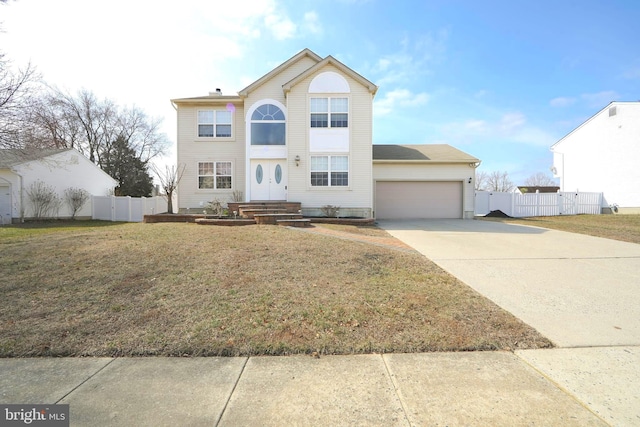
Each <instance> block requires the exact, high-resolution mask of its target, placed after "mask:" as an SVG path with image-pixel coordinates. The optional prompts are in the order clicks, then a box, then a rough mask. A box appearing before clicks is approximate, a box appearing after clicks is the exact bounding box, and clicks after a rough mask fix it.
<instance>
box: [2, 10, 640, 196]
mask: <svg viewBox="0 0 640 427" xmlns="http://www.w3.org/2000/svg"><path fill="white" fill-rule="evenodd" d="M0 21H2V22H3V28H4V33H0V49H1V50H2V51H4V52H5V53H6V54H7V55H8V56H9V58H10V59H12V60H13V62H14V65H15V66H24V64H26V62H28V61H31V62H32V64H33V65H35V66H36V67H37V68H38V70H39V71H40V73H41V74H42V76H43V78H44V79H45V80H46V81H47V82H48V83H49V84H52V85H56V86H58V87H60V88H63V89H66V90H69V91H76V90H78V89H80V88H86V89H89V90H92V91H93V92H94V93H96V94H97V95H98V96H100V97H108V98H110V99H113V100H114V101H116V102H118V103H120V104H122V105H136V106H138V107H141V108H142V109H144V110H145V111H146V112H147V113H148V114H150V115H152V116H159V117H163V118H164V130H165V132H166V133H167V135H168V137H169V139H170V140H171V141H172V142H173V143H174V145H175V112H174V110H173V108H172V107H171V105H170V103H169V99H170V98H179V97H190V96H201V95H205V94H207V93H208V92H209V91H213V90H215V88H218V87H219V88H222V90H223V93H225V94H235V93H236V92H237V91H239V90H240V89H242V88H244V87H245V86H246V85H248V84H249V83H251V82H252V81H254V80H256V79H258V78H259V77H261V76H262V75H263V74H265V73H267V72H268V71H269V70H271V69H272V68H273V67H275V66H277V65H278V64H280V63H281V62H283V61H285V60H287V59H288V58H290V57H291V56H293V55H295V54H296V53H297V52H299V51H300V50H302V49H304V48H305V47H308V48H310V49H311V50H313V51H314V52H316V53H317V54H319V55H320V56H322V57H324V56H327V55H333V56H334V57H336V58H337V59H339V60H340V61H342V62H343V63H345V64H346V65H347V66H349V67H351V68H353V69H354V70H356V71H357V72H359V73H360V74H362V75H363V76H365V77H366V78H368V79H369V80H371V81H373V82H374V83H376V84H377V85H379V86H380V89H379V91H378V93H377V95H376V99H375V104H374V114H375V119H374V143H376V144H428V143H447V144H451V145H453V146H455V147H457V148H459V149H461V150H463V151H466V152H468V153H469V154H472V155H474V156H476V157H478V158H480V159H482V165H481V166H480V169H479V170H484V171H487V172H491V171H494V170H499V171H507V172H508V173H509V175H510V176H511V178H512V180H513V181H514V182H515V183H516V184H521V183H523V181H524V180H525V179H526V178H527V177H528V176H530V175H533V174H535V173H537V172H548V171H549V167H550V166H551V163H552V156H551V153H550V151H549V147H550V146H551V145H552V144H553V143H554V142H556V141H557V140H558V139H560V138H561V137H563V136H564V135H566V134H567V133H568V132H570V131H571V130H572V129H574V128H575V127H576V126H578V125H580V124H581V123H582V122H583V121H585V120H586V119H588V118H589V117H591V116H592V115H593V114H595V113H596V112H597V111H599V110H601V109H602V108H604V107H605V106H606V105H607V104H608V103H609V102H611V101H636V100H640V44H639V41H640V24H639V22H640V2H638V1H637V0H632V1H623V0H610V1H591V0H581V1H572V0H555V1H546V0H537V1H524V0H523V1H519V0H504V1H497V0H496V1H492V0H485V1H482V2H480V1H476V0H468V1H462V0H460V1H456V0H448V1H444V0H443V1H417V0H414V1H396V2H389V1H378V0H368V1H367V0H326V1H305V0H298V1H296V0H293V1H278V0H260V1H258V0H237V1H235V2H222V1H210V0H184V1H181V2H179V3H177V2H160V1H146V0H113V1H109V2H89V1H86V0H56V1H51V0H17V1H10V2H9V3H8V4H5V5H0ZM174 153H175V150H172V152H171V153H170V154H169V156H168V157H167V158H166V159H164V161H165V162H169V163H172V162H174V161H175V160H174V158H173V156H174Z"/></svg>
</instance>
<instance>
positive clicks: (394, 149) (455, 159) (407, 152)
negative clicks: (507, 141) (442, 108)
mask: <svg viewBox="0 0 640 427" xmlns="http://www.w3.org/2000/svg"><path fill="white" fill-rule="evenodd" d="M372 147H373V161H374V162H375V163H398V162H401V163H469V164H471V163H479V162H480V160H479V159H477V158H475V157H473V156H472V155H470V154H467V153H465V152H463V151H460V150H458V149H457V148H453V147H452V146H450V145H448V144H426V145H377V144H374V145H373V146H372Z"/></svg>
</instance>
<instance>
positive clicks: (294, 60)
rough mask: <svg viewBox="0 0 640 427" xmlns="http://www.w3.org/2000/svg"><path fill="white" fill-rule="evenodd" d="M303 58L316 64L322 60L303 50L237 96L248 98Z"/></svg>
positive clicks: (309, 51) (307, 50)
mask: <svg viewBox="0 0 640 427" xmlns="http://www.w3.org/2000/svg"><path fill="white" fill-rule="evenodd" d="M304 58H310V59H312V60H313V61H314V62H316V63H318V62H321V61H322V58H321V57H320V56H318V55H317V54H315V53H314V52H312V51H311V50H310V49H304V50H302V51H301V52H300V53H298V54H297V55H295V56H293V57H291V58H290V59H288V60H287V61H285V62H283V63H282V64H280V65H279V66H277V67H276V68H274V69H273V70H271V71H269V72H268V73H267V74H265V75H264V76H262V77H260V78H259V79H258V80H256V81H255V82H253V83H251V84H250V85H249V86H247V87H245V88H244V89H242V90H241V91H239V92H238V95H240V96H241V97H243V98H246V97H247V96H249V94H250V93H251V92H253V91H254V90H256V89H258V88H259V87H260V86H262V85H264V84H265V83H267V82H268V81H270V80H271V79H273V78H274V77H276V76H277V75H278V74H280V73H281V72H283V71H284V70H286V69H288V68H289V67H291V66H292V65H294V64H296V63H297V62H299V61H300V60H302V59H304ZM312 68H313V67H312Z"/></svg>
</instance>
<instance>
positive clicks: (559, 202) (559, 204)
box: [558, 191, 564, 215]
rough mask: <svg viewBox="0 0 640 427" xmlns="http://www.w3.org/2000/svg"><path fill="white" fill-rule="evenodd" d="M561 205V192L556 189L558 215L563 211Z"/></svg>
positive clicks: (562, 205)
mask: <svg viewBox="0 0 640 427" xmlns="http://www.w3.org/2000/svg"><path fill="white" fill-rule="evenodd" d="M563 207H564V202H563V200H562V193H561V192H559V191H558V213H559V214H560V215H562V214H563V213H564V212H563V209H562V208H563Z"/></svg>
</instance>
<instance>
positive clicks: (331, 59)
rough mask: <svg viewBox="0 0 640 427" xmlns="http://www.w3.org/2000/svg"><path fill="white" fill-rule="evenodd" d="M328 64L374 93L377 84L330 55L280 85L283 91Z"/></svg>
mask: <svg viewBox="0 0 640 427" xmlns="http://www.w3.org/2000/svg"><path fill="white" fill-rule="evenodd" d="M329 64H330V65H333V66H334V67H336V68H337V69H339V70H340V71H342V72H343V73H345V74H347V75H348V76H349V77H351V78H352V79H354V80H355V81H357V82H359V83H360V84H361V85H363V86H365V87H366V88H368V89H369V92H371V94H373V95H375V94H376V92H377V91H378V86H376V85H375V84H374V83H372V82H371V81H369V80H367V79H365V78H364V77H362V76H361V75H360V74H358V73H356V72H355V71H353V70H352V69H351V68H349V67H347V66H346V65H344V64H343V63H342V62H340V61H338V60H337V59H335V58H334V57H333V56H331V55H329V56H327V57H326V58H324V59H323V60H322V61H320V62H318V63H317V64H316V65H314V66H313V67H310V68H308V69H307V70H305V71H304V72H302V73H301V74H299V75H298V76H296V77H294V78H293V79H292V80H290V81H288V82H287V83H285V84H284V85H282V89H283V90H284V91H285V93H286V92H289V91H290V90H291V88H292V87H293V86H295V85H296V84H298V83H299V82H301V81H302V80H304V79H306V78H307V77H308V76H310V75H311V74H313V73H315V72H316V71H318V70H319V69H321V68H322V67H324V66H325V65H329Z"/></svg>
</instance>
